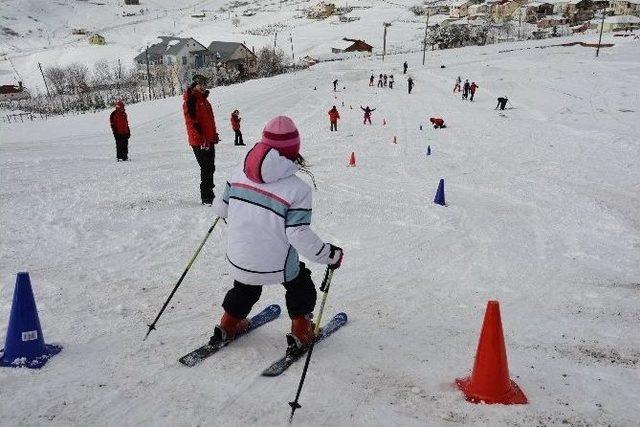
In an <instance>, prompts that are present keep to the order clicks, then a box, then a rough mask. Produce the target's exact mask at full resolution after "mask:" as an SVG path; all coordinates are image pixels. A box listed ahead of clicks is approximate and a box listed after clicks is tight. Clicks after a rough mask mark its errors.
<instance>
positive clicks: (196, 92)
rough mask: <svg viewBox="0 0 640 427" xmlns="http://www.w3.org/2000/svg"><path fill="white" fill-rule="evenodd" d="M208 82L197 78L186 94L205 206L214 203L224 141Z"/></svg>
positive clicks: (189, 130) (185, 106) (188, 123)
mask: <svg viewBox="0 0 640 427" xmlns="http://www.w3.org/2000/svg"><path fill="white" fill-rule="evenodd" d="M208 96H209V91H208V90H207V78H206V77H205V76H203V75H200V74H196V75H194V76H193V80H192V83H191V85H190V86H189V88H187V90H186V91H185V92H184V95H183V99H184V103H183V104H182V112H183V115H184V123H185V125H186V127H187V135H188V137H189V145H190V146H191V148H192V149H193V154H194V155H195V156H196V160H197V161H198V165H199V166H200V200H201V201H202V204H203V205H210V204H212V203H213V198H214V197H215V196H214V194H213V187H214V184H213V173H214V172H215V170H216V165H215V160H216V152H215V144H217V143H218V141H219V140H220V138H219V136H218V132H217V130H216V121H215V118H214V117H213V109H212V108H211V104H210V103H209V101H208V100H207V97H208Z"/></svg>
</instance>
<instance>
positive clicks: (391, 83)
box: [389, 74, 393, 89]
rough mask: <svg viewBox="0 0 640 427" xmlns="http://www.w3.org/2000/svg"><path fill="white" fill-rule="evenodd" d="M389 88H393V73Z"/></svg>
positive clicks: (390, 77)
mask: <svg viewBox="0 0 640 427" xmlns="http://www.w3.org/2000/svg"><path fill="white" fill-rule="evenodd" d="M389 89H393V74H391V75H390V76H389Z"/></svg>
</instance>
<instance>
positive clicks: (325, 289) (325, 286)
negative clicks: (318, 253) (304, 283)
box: [289, 266, 333, 424]
mask: <svg viewBox="0 0 640 427" xmlns="http://www.w3.org/2000/svg"><path fill="white" fill-rule="evenodd" d="M332 277H333V269H332V268H331V267H329V266H327V269H326V270H325V272H324V279H323V280H322V284H321V285H320V292H322V293H323V295H322V303H321V304H320V312H319V313H318V321H317V323H316V327H315V329H314V331H313V335H314V340H313V341H311V346H309V351H308V352H307V359H306V360H305V361H304V368H302V376H301V377H300V383H299V384H298V392H297V393H296V398H295V400H294V401H293V402H289V406H291V415H290V416H289V424H291V422H292V421H293V414H294V413H295V412H296V409H298V408H302V406H301V405H300V404H299V403H298V399H299V398H300V393H301V392H302V385H303V384H304V379H305V377H306V376H307V369H308V368H309V361H310V360H311V353H313V347H314V345H315V343H316V340H315V337H317V336H318V334H319V333H320V325H321V322H322V313H323V312H324V305H325V303H326V302H327V296H328V295H329V286H331V278H332Z"/></svg>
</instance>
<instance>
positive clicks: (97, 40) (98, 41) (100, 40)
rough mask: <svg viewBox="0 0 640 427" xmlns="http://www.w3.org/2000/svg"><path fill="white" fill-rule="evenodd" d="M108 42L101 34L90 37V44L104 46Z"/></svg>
mask: <svg viewBox="0 0 640 427" xmlns="http://www.w3.org/2000/svg"><path fill="white" fill-rule="evenodd" d="M106 42H107V41H106V39H105V38H104V37H102V36H101V35H100V34H92V35H90V36H89V44H97V45H103V44H105V43H106Z"/></svg>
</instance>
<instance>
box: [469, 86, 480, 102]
mask: <svg viewBox="0 0 640 427" xmlns="http://www.w3.org/2000/svg"><path fill="white" fill-rule="evenodd" d="M478 87H479V86H478V85H477V84H476V82H471V86H469V93H470V94H471V98H469V101H473V95H475V94H476V89H478Z"/></svg>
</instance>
